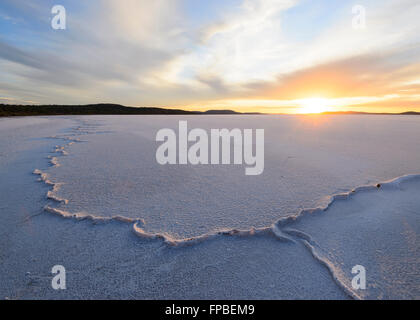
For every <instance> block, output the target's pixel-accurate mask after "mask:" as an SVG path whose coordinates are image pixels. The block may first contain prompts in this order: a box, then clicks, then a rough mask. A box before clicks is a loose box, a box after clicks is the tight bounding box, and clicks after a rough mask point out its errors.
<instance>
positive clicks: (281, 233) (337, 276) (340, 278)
mask: <svg viewBox="0 0 420 320" xmlns="http://www.w3.org/2000/svg"><path fill="white" fill-rule="evenodd" d="M76 130H77V129H76ZM87 134H89V133H87ZM54 138H57V139H63V140H68V141H71V142H70V143H69V144H67V145H66V146H69V145H71V144H73V143H75V142H81V140H80V139H74V138H69V137H64V138H63V137H54ZM54 152H56V153H61V155H63V156H64V155H67V152H66V150H65V146H56V149H55V151H54ZM50 159H51V161H50V163H51V164H52V165H53V166H59V163H58V159H57V157H50ZM34 174H38V175H40V176H41V178H40V179H41V180H42V181H44V183H46V184H48V185H52V186H53V189H52V190H51V191H48V193H47V197H48V198H49V199H52V200H55V201H57V202H61V203H65V204H67V203H68V200H66V199H60V198H58V197H56V196H55V195H54V192H56V191H57V190H58V189H59V187H60V185H61V183H53V182H51V181H50V180H49V179H48V175H47V174H46V173H43V172H41V171H40V170H38V169H36V170H34ZM418 179H420V174H411V175H404V176H400V177H398V178H395V179H392V180H388V181H385V182H383V183H378V184H374V185H365V186H360V187H357V188H356V189H354V190H351V191H349V192H346V193H340V194H335V195H332V196H330V197H329V201H328V203H327V205H326V206H325V207H317V208H312V209H304V210H301V211H300V212H299V213H297V214H295V215H292V216H288V217H284V218H281V219H279V220H278V221H277V222H275V223H273V224H272V225H271V226H269V227H265V228H251V229H249V230H238V229H231V230H221V231H217V232H215V233H207V234H203V235H201V236H197V237H191V238H185V239H175V238H173V237H171V236H170V235H169V234H166V233H149V232H146V231H145V230H144V229H143V228H142V226H144V225H145V221H144V220H143V219H140V218H128V217H124V216H113V217H101V216H95V215H90V214H88V213H83V212H81V213H76V214H74V213H70V212H67V211H64V210H60V209H57V208H52V207H50V206H45V207H44V210H45V211H47V212H49V213H53V214H57V215H59V216H61V217H63V218H70V219H75V220H90V221H93V222H95V223H97V222H112V221H119V222H123V223H129V224H133V231H134V233H135V234H136V235H137V236H139V237H140V238H143V239H152V240H153V239H154V240H161V241H163V242H164V243H165V244H167V245H168V246H170V247H184V246H190V245H195V244H199V243H201V242H204V241H208V240H211V239H215V238H218V237H223V236H231V237H232V236H234V237H254V236H272V237H275V238H276V239H278V240H280V241H286V242H287V241H290V242H293V243H296V240H294V239H293V237H295V238H297V240H299V241H301V242H302V243H303V244H304V245H305V247H306V248H307V249H308V250H309V251H310V253H311V254H312V256H313V258H314V259H315V260H317V261H318V262H319V263H320V264H322V265H323V266H324V267H326V268H327V269H328V271H329V272H330V274H331V276H332V278H333V280H334V281H335V283H336V284H337V285H338V286H339V287H340V288H341V289H342V290H343V291H344V292H345V293H346V294H347V295H348V296H349V297H351V298H353V299H362V298H363V297H362V296H361V295H358V294H357V293H356V292H354V290H352V289H351V288H350V287H349V286H348V285H346V283H345V281H344V280H345V276H344V275H343V272H342V271H341V270H340V269H339V268H338V267H336V266H335V265H334V263H333V262H331V261H330V260H328V259H327V258H326V257H324V256H323V255H322V254H321V253H320V252H319V251H318V250H317V249H316V247H315V244H314V241H313V240H312V238H311V236H310V235H308V234H306V233H304V232H303V231H299V230H294V229H287V228H285V227H287V226H288V225H289V224H290V223H293V222H296V221H298V220H300V219H302V218H304V217H305V216H307V215H312V214H315V213H321V212H325V211H327V210H328V209H329V208H330V207H331V205H332V204H333V203H334V202H335V201H337V200H347V199H349V198H351V197H352V196H353V195H355V194H357V193H361V192H367V191H371V190H375V189H379V188H382V189H395V188H399V185H400V184H401V183H403V182H406V181H410V180H418ZM283 228H284V229H283Z"/></svg>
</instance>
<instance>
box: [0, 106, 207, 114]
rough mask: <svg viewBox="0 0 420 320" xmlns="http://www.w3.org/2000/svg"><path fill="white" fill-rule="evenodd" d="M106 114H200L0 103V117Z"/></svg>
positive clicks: (156, 110) (115, 107) (178, 111)
mask: <svg viewBox="0 0 420 320" xmlns="http://www.w3.org/2000/svg"><path fill="white" fill-rule="evenodd" d="M93 114H98V115H107V114H121V115H122V114H126V115H130V114H132V115H135V114H145V115H147V114H168V115H169V114H200V112H193V111H185V110H172V109H163V108H134V107H125V106H122V105H119V104H89V105H39V106H38V105H11V104H0V117H11V116H47V115H93Z"/></svg>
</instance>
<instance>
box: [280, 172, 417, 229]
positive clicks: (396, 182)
mask: <svg viewBox="0 0 420 320" xmlns="http://www.w3.org/2000/svg"><path fill="white" fill-rule="evenodd" d="M416 179H420V174H407V175H403V176H400V177H397V178H394V179H391V180H387V181H384V182H380V183H377V184H374V185H364V186H360V187H357V188H355V189H353V190H351V191H349V192H344V193H338V194H335V195H332V196H330V197H329V201H328V203H327V205H326V206H325V207H316V208H311V209H303V210H301V211H300V212H299V213H297V214H295V215H291V216H287V217H284V218H281V219H279V220H277V222H275V223H274V224H273V226H274V225H275V226H277V227H278V228H282V227H285V226H287V225H288V224H290V223H293V222H295V221H297V220H299V219H302V218H303V217H304V216H306V215H308V214H315V213H321V212H324V211H327V210H328V209H329V208H330V207H331V205H332V204H333V203H334V202H335V201H337V200H347V199H348V198H350V197H352V196H353V195H355V194H356V193H359V192H363V191H372V190H377V189H380V188H382V189H388V188H394V189H395V188H397V189H399V187H400V184H401V183H402V182H406V181H410V180H416Z"/></svg>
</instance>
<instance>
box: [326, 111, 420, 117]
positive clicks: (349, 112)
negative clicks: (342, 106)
mask: <svg viewBox="0 0 420 320" xmlns="http://www.w3.org/2000/svg"><path fill="white" fill-rule="evenodd" d="M322 114H338V115H340V114H342V115H346V114H349V115H351V114H366V115H391V116H392V115H397V116H398V115H420V112H415V111H407V112H400V113H391V112H376V113H375V112H358V111H327V112H322Z"/></svg>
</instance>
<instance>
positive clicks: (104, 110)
mask: <svg viewBox="0 0 420 320" xmlns="http://www.w3.org/2000/svg"><path fill="white" fill-rule="evenodd" d="M95 114H96V115H113V114H115V115H142V114H143V115H154V114H156V115H159V114H164V115H218V114H219V115H244V114H249V115H258V114H264V113H258V112H249V113H241V112H236V111H233V110H208V111H204V112H200V111H186V110H180V109H165V108H143V107H142V108H137V107H126V106H123V105H120V104H110V103H100V104H87V105H12V104H0V117H13V116H51V115H95ZM322 114H326V115H328V114H337V115H351V114H366V115H420V112H415V111H407V112H402V113H369V112H354V111H343V112H340V111H337V112H323V113H322Z"/></svg>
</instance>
